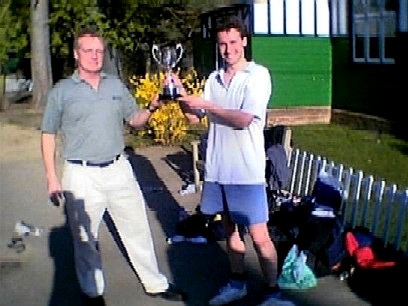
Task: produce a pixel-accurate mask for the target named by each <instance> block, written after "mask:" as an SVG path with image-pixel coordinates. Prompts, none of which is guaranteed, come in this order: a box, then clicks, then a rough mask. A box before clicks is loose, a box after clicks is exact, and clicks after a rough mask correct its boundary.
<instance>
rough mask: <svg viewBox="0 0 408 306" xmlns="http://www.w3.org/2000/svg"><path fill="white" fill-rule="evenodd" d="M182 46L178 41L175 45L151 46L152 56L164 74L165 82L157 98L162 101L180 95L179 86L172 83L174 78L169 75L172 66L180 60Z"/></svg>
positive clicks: (173, 98) (182, 50)
mask: <svg viewBox="0 0 408 306" xmlns="http://www.w3.org/2000/svg"><path fill="white" fill-rule="evenodd" d="M183 52H184V49H183V46H182V45H181V44H180V43H178V44H176V45H175V46H170V45H166V46H164V47H161V48H160V47H159V46H158V45H156V44H153V46H152V56H153V59H154V60H155V61H156V62H157V64H158V65H159V66H160V67H161V69H163V70H164V73H165V75H166V84H165V85H164V86H163V88H162V91H161V93H160V94H159V99H160V100H162V101H171V100H175V99H176V98H178V97H181V94H180V88H179V87H178V86H176V85H175V84H174V80H173V79H172V77H171V72H172V70H173V68H174V67H175V66H176V65H177V64H178V62H180V60H181V57H182V56H183Z"/></svg>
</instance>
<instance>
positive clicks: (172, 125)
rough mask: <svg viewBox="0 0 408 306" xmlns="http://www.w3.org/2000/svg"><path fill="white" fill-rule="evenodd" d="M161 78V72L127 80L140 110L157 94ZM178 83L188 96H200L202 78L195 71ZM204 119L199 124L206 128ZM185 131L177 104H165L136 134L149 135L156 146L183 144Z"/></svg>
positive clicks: (188, 128) (185, 124) (203, 80)
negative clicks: (133, 87)
mask: <svg viewBox="0 0 408 306" xmlns="http://www.w3.org/2000/svg"><path fill="white" fill-rule="evenodd" d="M164 77H165V75H164V73H162V72H161V73H157V74H149V73H147V74H145V75H144V76H133V77H132V78H131V79H130V83H131V84H132V85H134V86H135V88H136V90H135V93H134V95H135V98H136V102H137V103H138V105H139V107H140V108H146V107H147V106H148V105H149V103H150V101H151V100H152V99H153V97H154V96H155V95H156V94H158V93H159V92H160V90H161V86H162V85H161V84H163V81H164ZM181 80H182V83H183V85H184V87H185V89H186V91H187V92H188V93H189V94H194V95H200V94H201V93H202V90H203V87H204V82H205V79H200V78H198V74H197V72H196V71H195V70H191V71H190V72H189V73H187V74H186V75H185V76H184V77H183V78H182V79H181ZM205 120H206V119H204V121H203V124H204V125H205V126H206V121H205ZM189 130H190V126H189V123H188V122H187V120H186V119H185V117H184V114H183V112H182V110H181V108H180V105H179V103H178V101H168V102H165V103H164V104H163V105H162V107H161V108H160V109H158V110H157V111H156V112H154V113H153V114H152V116H151V117H150V119H149V121H148V123H147V124H146V126H145V127H144V128H143V129H142V130H138V131H137V132H136V133H137V135H139V136H142V137H145V136H149V137H151V139H152V140H153V141H154V142H155V143H158V144H162V145H175V144H180V143H182V142H183V140H184V139H185V137H186V136H187V134H188V132H189Z"/></svg>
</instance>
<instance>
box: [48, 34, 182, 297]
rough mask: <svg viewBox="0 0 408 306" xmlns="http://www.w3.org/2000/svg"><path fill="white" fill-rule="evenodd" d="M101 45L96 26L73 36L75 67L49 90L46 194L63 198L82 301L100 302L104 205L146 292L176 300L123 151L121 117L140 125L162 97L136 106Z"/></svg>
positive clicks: (140, 194) (101, 291)
mask: <svg viewBox="0 0 408 306" xmlns="http://www.w3.org/2000/svg"><path fill="white" fill-rule="evenodd" d="M104 51H105V42H104V39H103V38H102V37H101V36H100V35H99V34H98V33H97V31H95V29H91V28H87V29H83V30H82V31H81V32H80V33H79V34H78V35H77V37H76V38H75V41H74V56H75V60H76V63H77V69H76V71H75V72H74V74H73V75H72V76H71V77H70V78H67V79H64V80H61V81H59V82H58V83H57V84H56V85H55V86H54V88H52V89H51V91H50V92H49V95H48V98H47V105H46V109H45V113H44V117H43V121H42V127H41V129H42V135H41V149H42V157H43V162H44V166H45V172H46V178H47V189H48V194H49V195H50V198H51V200H52V201H53V202H54V203H56V202H58V200H59V199H61V198H62V197H64V199H65V205H66V209H67V213H68V221H69V225H70V228H71V232H72V237H73V242H74V250H75V267H76V273H77V276H78V280H79V284H80V287H81V289H82V292H83V294H84V299H85V300H86V301H85V302H86V303H88V302H89V303H91V304H92V305H94V304H97V305H104V301H103V293H104V289H105V283H104V275H103V269H102V261H101V256H100V253H99V249H98V230H99V226H100V223H101V221H102V217H103V214H104V212H105V211H106V210H108V211H109V213H110V215H111V217H112V219H113V221H114V223H115V226H116V228H117V230H118V232H119V235H120V238H121V240H122V242H123V244H124V246H125V248H126V251H127V254H128V256H129V259H130V261H131V263H132V265H133V267H134V269H135V270H136V272H137V274H138V276H139V279H140V280H141V282H142V284H143V286H144V289H145V291H146V293H147V294H149V295H151V296H154V297H162V298H164V299H167V300H172V301H180V300H183V299H184V298H185V296H184V293H183V292H181V291H180V290H179V289H177V288H176V287H175V286H174V285H172V284H170V283H169V282H168V280H167V278H166V277H165V276H164V275H163V274H162V273H161V272H160V271H159V267H158V263H157V259H156V254H155V250H154V247H153V241H152V236H151V231H150V227H149V223H148V219H147V215H146V207H145V201H144V198H143V194H142V192H141V189H140V186H139V184H138V182H137V180H136V178H135V177H134V175H133V170H132V167H131V165H130V163H129V161H128V160H127V158H126V157H125V156H123V155H122V151H123V149H124V139H123V124H124V122H125V121H126V122H128V123H129V124H130V125H131V126H134V127H140V126H143V125H144V124H145V123H146V122H147V121H148V119H149V118H150V115H151V114H152V113H153V112H154V111H155V110H156V109H157V108H158V107H160V102H159V101H158V100H157V98H155V99H154V100H153V101H152V102H151V103H150V105H149V107H148V108H147V109H143V110H141V109H138V107H137V104H136V103H135V100H134V98H133V97H132V96H131V94H130V92H129V91H128V89H127V88H126V87H125V85H124V84H123V83H122V82H121V81H120V80H119V79H118V78H117V77H114V76H110V75H107V74H105V73H103V72H102V65H103V57H104ZM57 133H60V134H61V139H62V152H61V154H62V157H63V159H64V160H65V162H64V166H63V175H62V180H61V182H60V180H59V178H58V176H57V169H56V162H55V155H56V136H57ZM89 303H88V304H89Z"/></svg>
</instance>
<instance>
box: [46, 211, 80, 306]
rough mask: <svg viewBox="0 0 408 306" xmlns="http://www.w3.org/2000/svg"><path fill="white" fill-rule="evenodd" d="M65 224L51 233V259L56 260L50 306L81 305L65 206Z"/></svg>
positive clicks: (53, 229) (49, 243)
mask: <svg viewBox="0 0 408 306" xmlns="http://www.w3.org/2000/svg"><path fill="white" fill-rule="evenodd" d="M63 213H64V215H65V223H64V224H62V225H61V226H57V227H53V228H52V229H51V230H50V233H49V239H48V246H49V254H50V257H52V259H53V260H54V278H53V288H52V292H51V296H50V300H49V303H48V305H49V306H74V305H80V304H81V301H80V295H81V289H80V288H79V284H78V279H77V277H76V273H75V262H74V248H73V243H72V236H71V230H70V228H69V224H68V216H67V210H66V207H65V205H64V207H63Z"/></svg>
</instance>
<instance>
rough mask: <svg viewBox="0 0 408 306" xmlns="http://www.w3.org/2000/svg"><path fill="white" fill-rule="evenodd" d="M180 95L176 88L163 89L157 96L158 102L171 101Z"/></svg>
mask: <svg viewBox="0 0 408 306" xmlns="http://www.w3.org/2000/svg"><path fill="white" fill-rule="evenodd" d="M180 97H181V94H180V93H179V91H178V88H172V89H171V88H164V89H163V92H162V93H161V94H159V100H161V101H171V100H176V99H177V98H180Z"/></svg>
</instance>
